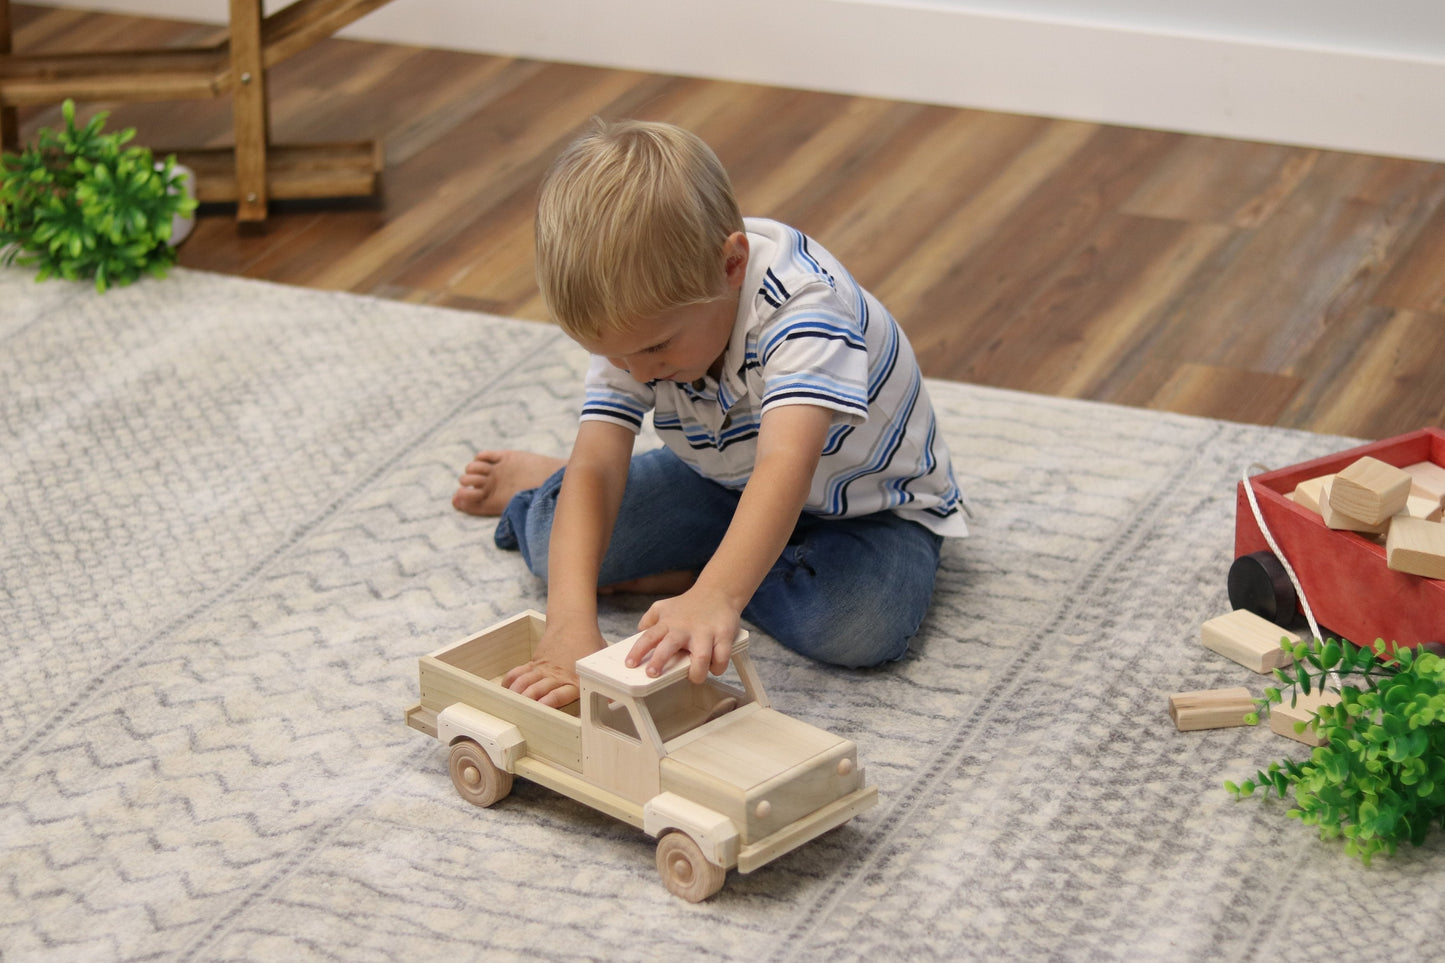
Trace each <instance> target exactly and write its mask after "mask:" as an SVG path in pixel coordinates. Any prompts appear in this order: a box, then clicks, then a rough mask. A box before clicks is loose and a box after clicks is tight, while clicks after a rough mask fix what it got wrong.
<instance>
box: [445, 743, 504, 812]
mask: <svg viewBox="0 0 1445 963" xmlns="http://www.w3.org/2000/svg"><path fill="white" fill-rule="evenodd" d="M447 771H448V772H450V773H451V777H452V785H453V786H456V787H457V793H458V794H459V795H460V796H461V797H462V798H463V799H465V800H466V801H467V802H469V803H471V804H472V805H473V806H490V805H491V804H492V803H494V802H496V801H497V800H499V799H503V798H505V797H506V795H507V793H509V792H511V791H512V774H511V773H510V772H504V771H502V770H501V769H498V768H497V767H496V765H495V764H494V763H493V762H492V760H491V759H490V758H489V757H488V756H487V752H486V750H485V749H483V748H482V747H481V746H479V745H477V744H476V743H475V742H472V741H471V740H470V739H463V740H462V741H461V742H458V743H457V744H456V745H454V746H452V751H451V755H450V756H448V757H447Z"/></svg>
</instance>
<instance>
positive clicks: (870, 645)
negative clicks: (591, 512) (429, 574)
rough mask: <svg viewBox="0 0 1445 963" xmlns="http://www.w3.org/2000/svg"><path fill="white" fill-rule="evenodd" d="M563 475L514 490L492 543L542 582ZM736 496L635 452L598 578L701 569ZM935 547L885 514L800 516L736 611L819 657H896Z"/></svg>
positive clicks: (923, 594) (921, 604)
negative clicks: (512, 552)
mask: <svg viewBox="0 0 1445 963" xmlns="http://www.w3.org/2000/svg"><path fill="white" fill-rule="evenodd" d="M564 472H565V469H563V470H562V471H559V472H557V473H556V474H555V475H553V476H552V477H551V478H549V479H548V480H547V481H545V482H543V483H542V484H541V485H540V486H538V487H537V488H534V489H530V490H528V491H524V492H521V493H519V494H517V495H516V496H515V497H513V498H512V500H511V502H510V503H509V504H508V505H507V507H506V509H505V511H504V512H503V513H502V518H501V520H500V522H499V523H498V525H497V532H496V542H497V545H498V546H499V547H500V548H504V549H517V550H520V551H521V553H522V558H523V560H524V561H525V562H526V563H527V567H528V568H529V569H530V570H531V571H532V572H533V573H534V574H536V575H537V576H539V577H540V578H542V579H544V580H545V579H546V577H547V553H548V549H549V547H550V539H551V535H552V517H553V513H554V512H555V510H556V505H557V493H558V491H559V490H560V488H561V486H562V476H563V473H564ZM739 497H740V493H739V492H735V491H731V490H729V489H727V488H724V487H723V486H722V485H719V484H717V483H716V482H713V481H709V480H708V479H706V478H703V477H702V476H700V475H698V474H697V473H696V472H694V471H693V470H692V469H691V468H689V467H688V466H687V465H686V464H684V463H683V462H682V461H681V459H679V458H678V457H677V456H676V455H674V454H672V452H670V451H668V450H667V449H665V448H659V449H655V450H653V451H649V452H646V453H643V454H640V455H635V456H634V457H633V459H632V467H631V470H630V471H629V473H628V478H627V488H626V491H625V492H624V494H623V498H622V505H621V508H620V510H619V511H618V515H617V523H616V525H615V526H614V528H613V532H612V539H611V541H610V542H609V544H608V547H607V553H606V555H605V557H604V558H603V561H602V569H601V572H600V573H599V576H598V580H597V583H598V585H599V586H601V585H611V584H614V583H616V582H623V581H627V580H630V579H635V578H640V577H642V576H646V575H656V574H659V573H661V572H671V571H694V572H696V571H701V570H702V568H703V566H704V565H706V564H707V562H708V560H709V559H710V558H712V555H713V553H714V552H715V551H716V550H717V547H718V545H719V544H721V542H722V538H723V535H724V534H725V533H726V532H727V528H728V525H729V523H731V521H732V517H733V512H734V510H735V509H736V508H737V504H738V499H739ZM942 543H943V539H942V537H941V536H939V535H936V534H934V533H933V532H931V531H929V530H928V529H926V528H924V527H923V526H922V525H919V524H918V523H916V522H912V521H908V520H907V519H903V518H899V517H898V516H897V515H894V514H892V513H891V512H880V513H878V514H876V515H866V516H863V517H861V518H823V517H819V516H815V515H809V514H806V513H805V514H804V515H803V516H802V517H801V518H800V519H799V521H798V524H797V526H796V527H795V528H794V529H793V534H792V536H791V537H790V538H789V539H788V544H787V546H786V547H785V548H784V549H783V551H782V554H781V556H780V557H779V558H778V560H777V562H776V563H774V565H773V567H772V569H771V570H770V571H769V572H768V574H767V575H766V576H765V577H764V578H763V581H762V584H761V585H760V586H759V587H758V590H757V592H755V593H754V594H753V598H752V601H751V602H749V603H748V605H747V607H746V608H745V609H743V613H742V614H743V617H744V618H746V619H747V620H748V621H750V622H752V623H753V624H754V625H756V626H758V627H759V628H761V629H762V630H763V631H764V632H767V633H768V634H769V635H771V636H772V637H773V638H775V639H777V640H778V641H779V642H781V643H782V644H783V645H786V646H787V647H788V648H790V649H792V650H794V651H795V652H798V653H801V654H802V655H806V656H808V657H809V658H812V659H816V660H818V661H820V662H827V663H830V664H833V665H841V666H846V667H849V668H859V667H863V666H871V665H878V664H880V663H883V662H888V661H893V660H896V659H901V658H903V656H904V655H905V654H906V653H907V651H908V641H909V639H911V638H912V637H913V635H914V634H915V633H916V632H917V631H918V626H919V625H920V624H921V623H922V621H923V617H924V615H925V614H926V613H927V611H928V604H929V601H930V599H931V598H932V596H933V581H934V576H935V574H936V573H937V571H938V556H939V548H940V547H941V545H942Z"/></svg>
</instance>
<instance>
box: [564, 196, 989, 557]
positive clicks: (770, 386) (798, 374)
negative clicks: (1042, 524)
mask: <svg viewBox="0 0 1445 963" xmlns="http://www.w3.org/2000/svg"><path fill="white" fill-rule="evenodd" d="M745 223H746V227H747V232H748V242H749V252H750V254H749V261H748V271H747V278H746V281H745V282H744V284H743V288H742V291H743V296H742V298H741V299H740V301H739V304H738V316H737V321H736V323H735V324H734V325H733V334H732V340H731V341H730V342H729V344H728V347H727V349H726V351H725V352H724V355H723V365H722V372H723V373H722V377H721V378H720V380H718V381H716V382H714V381H713V379H712V378H710V377H709V378H706V379H704V380H703V381H701V382H695V383H693V384H677V383H674V382H671V381H655V382H650V383H648V384H639V383H638V382H636V381H634V380H633V379H632V377H631V376H630V375H629V374H628V373H627V372H625V371H623V370H621V369H619V368H616V367H614V366H613V365H612V364H611V363H610V362H609V361H608V360H607V359H606V358H603V357H594V358H593V359H592V364H591V367H590V369H589V370H588V373H587V387H586V397H585V399H584V401H583V404H582V420H584V421H586V420H604V421H611V422H614V423H617V424H620V425H623V426H625V427H628V428H631V429H632V430H633V431H638V430H640V429H641V427H642V422H643V418H644V416H645V415H646V414H647V412H648V411H649V410H651V411H652V412H653V426H654V427H655V428H656V430H657V433H658V435H659V437H661V439H662V441H663V443H664V444H666V445H667V447H668V448H670V449H672V451H673V452H674V453H675V454H676V455H677V456H678V457H679V458H681V459H682V460H683V461H685V462H687V463H688V464H689V465H691V466H692V467H693V468H694V469H695V470H696V471H698V472H699V473H700V474H702V475H703V476H705V477H707V478H711V479H713V480H714V481H717V482H718V483H720V484H722V485H725V486H727V487H728V488H732V489H735V490H740V489H742V487H743V486H744V485H746V484H747V480H748V478H749V477H750V476H751V474H752V470H753V464H754V461H755V459H756V456H757V438H758V426H759V425H760V424H761V423H762V416H763V412H764V411H766V410H768V409H769V408H772V407H774V406H776V405H789V404H807V405H819V406H821V407H824V408H829V409H832V410H833V411H834V412H835V415H834V418H833V425H832V428H831V429H830V430H829V432H828V437H827V440H826V442H825V443H824V446H823V455H822V458H821V459H820V460H819V463H818V469H817V471H816V472H815V473H814V475H813V485H812V489H811V490H810V491H809V493H808V500H807V503H806V504H805V506H804V510H805V511H808V512H812V513H813V514H816V515H824V516H836V517H856V516H859V515H870V514H872V513H874V512H880V511H893V512H896V513H898V514H899V515H901V516H903V517H905V518H909V519H912V520H913V521H917V522H919V523H921V524H923V525H924V526H926V527H927V528H929V529H931V530H933V531H935V532H938V533H939V534H941V535H966V534H968V528H967V525H966V524H965V523H964V520H963V511H962V509H963V497H962V494H961V493H960V491H959V489H958V485H957V483H956V482H955V481H954V477H953V467H952V464H951V463H950V461H949V455H948V446H947V445H946V444H945V443H944V441H943V438H942V437H940V435H939V433H938V420H937V418H936V417H935V415H934V412H933V406H932V404H931V403H930V402H929V400H928V393H927V391H926V389H925V386H924V384H923V376H922V373H921V372H920V371H919V369H918V362H917V360H916V359H915V358H914V356H913V349H912V347H911V346H910V345H909V343H908V339H907V337H905V336H904V334H903V331H902V329H901V328H899V326H898V324H897V322H895V321H894V320H893V317H892V316H891V315H890V314H889V313H888V312H887V311H886V310H885V309H884V308H883V306H882V305H881V304H880V303H879V302H878V300H877V299H876V298H874V297H873V296H872V295H871V294H869V293H868V292H867V291H865V290H864V289H863V288H862V287H860V286H859V285H858V284H857V283H856V282H855V281H854V280H853V278H852V277H851V276H850V275H849V274H848V272H847V271H846V270H844V268H843V266H842V265H841V264H839V263H838V261H837V260H835V259H834V258H833V256H832V255H830V254H829V253H828V252H827V251H825V250H824V249H823V248H822V247H821V246H820V245H819V244H818V243H817V242H816V241H814V240H812V239H811V238H809V237H807V236H806V235H804V234H802V233H800V232H799V231H796V230H794V229H792V228H790V227H788V226H787V225H785V224H780V223H778V222H777V221H769V220H763V219H759V218H748V219H747V220H746V222H745Z"/></svg>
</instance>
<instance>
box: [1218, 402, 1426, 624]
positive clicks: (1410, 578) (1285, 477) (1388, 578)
mask: <svg viewBox="0 0 1445 963" xmlns="http://www.w3.org/2000/svg"><path fill="white" fill-rule="evenodd" d="M1366 455H1368V456H1371V457H1374V458H1377V459H1379V460H1380V461H1382V462H1385V463H1386V464H1389V465H1394V466H1395V467H1397V468H1404V467H1406V466H1410V465H1417V464H1419V463H1421V462H1430V463H1432V464H1435V465H1445V432H1442V431H1441V430H1440V429H1438V428H1426V429H1423V430H1421V431H1415V432H1411V433H1409V434H1406V435H1399V436H1397V437H1395V438H1387V439H1385V440H1384V441H1378V442H1373V443H1371V444H1368V445H1361V446H1360V447H1358V448H1352V449H1350V450H1349V451H1344V452H1341V453H1339V454H1337V455H1329V456H1326V457H1324V458H1317V459H1315V460H1313V461H1308V462H1303V463H1301V464H1298V465H1292V466H1290V467H1288V468H1282V469H1279V470H1278V471H1272V472H1267V473H1265V474H1261V475H1255V476H1253V477H1252V478H1250V479H1249V484H1250V486H1251V487H1252V488H1253V489H1254V493H1255V497H1256V499H1257V501H1258V503H1259V508H1260V514H1261V515H1262V516H1263V517H1264V520H1265V524H1266V525H1267V526H1268V527H1269V530H1270V532H1271V533H1272V534H1273V535H1274V538H1275V541H1276V543H1278V545H1279V547H1280V550H1281V551H1282V552H1283V553H1284V555H1285V557H1286V559H1288V561H1289V564H1290V566H1291V567H1292V568H1293V569H1294V570H1295V574H1296V575H1297V576H1298V577H1299V580H1300V586H1301V588H1303V590H1304V593H1305V597H1306V598H1307V599H1308V600H1309V604H1310V607H1311V608H1312V609H1313V611H1314V615H1315V620H1316V621H1317V622H1318V623H1319V624H1320V625H1321V627H1322V630H1328V631H1329V632H1330V633H1332V634H1334V635H1336V636H1338V637H1341V638H1345V639H1348V640H1350V641H1351V642H1354V643H1355V644H1356V645H1370V644H1372V643H1373V642H1374V641H1375V640H1376V639H1377V638H1378V639H1384V641H1385V642H1386V643H1387V644H1389V645H1391V647H1392V648H1393V646H1394V645H1402V646H1417V645H1420V644H1423V643H1428V642H1445V581H1441V580H1440V579H1433V578H1424V577H1422V576H1419V575H1411V574H1407V573H1405V572H1396V571H1393V570H1391V569H1390V568H1389V567H1388V566H1387V565H1386V559H1385V549H1384V547H1382V546H1381V545H1380V544H1379V543H1378V542H1376V541H1374V540H1372V539H1370V538H1368V537H1366V536H1365V535H1362V534H1358V533H1356V532H1348V531H1335V530H1332V529H1330V528H1328V527H1327V526H1326V525H1325V523H1324V520H1323V519H1322V518H1321V517H1320V515H1319V513H1317V512H1315V511H1312V510H1311V509H1309V508H1307V507H1305V506H1303V505H1300V504H1297V503H1296V502H1295V501H1294V500H1293V499H1292V498H1291V497H1290V496H1291V494H1292V493H1293V492H1294V490H1295V487H1296V486H1297V485H1298V484H1299V483H1300V482H1303V481H1308V480H1310V479H1315V478H1320V477H1322V476H1325V475H1331V474H1335V473H1337V472H1339V471H1341V470H1342V469H1344V468H1346V467H1348V466H1349V465H1351V464H1353V463H1354V462H1355V461H1357V460H1358V459H1360V458H1362V457H1364V456H1366ZM1234 555H1235V561H1234V564H1233V565H1232V566H1231V568H1230V571H1229V599H1230V604H1231V605H1232V606H1233V607H1234V608H1236V609H1240V608H1247V609H1249V610H1251V611H1253V612H1254V613H1255V614H1257V615H1260V616H1263V617H1264V618H1267V619H1269V620H1271V621H1273V622H1275V623H1277V624H1279V625H1290V624H1292V623H1294V622H1295V621H1296V619H1297V613H1298V609H1299V605H1298V598H1297V597H1296V596H1297V593H1296V592H1295V590H1294V586H1293V585H1292V584H1291V583H1290V581H1289V577H1288V576H1287V575H1286V573H1285V571H1284V567H1283V565H1281V564H1280V561H1279V559H1278V558H1277V557H1276V556H1275V555H1274V553H1273V552H1272V551H1271V550H1270V548H1269V545H1268V543H1267V542H1266V540H1265V538H1264V535H1263V533H1262V532H1261V531H1260V528H1259V524H1258V523H1257V522H1256V521H1255V518H1254V512H1253V510H1252V509H1251V507H1250V504H1249V500H1248V497H1247V495H1246V493H1245V489H1244V482H1243V481H1241V482H1240V483H1239V485H1238V491H1237V497H1236V505H1235V526H1234Z"/></svg>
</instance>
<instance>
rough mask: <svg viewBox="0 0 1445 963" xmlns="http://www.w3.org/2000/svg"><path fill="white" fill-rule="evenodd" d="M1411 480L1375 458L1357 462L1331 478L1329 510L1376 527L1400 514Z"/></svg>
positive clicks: (1401, 469)
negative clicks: (1332, 479) (1392, 516)
mask: <svg viewBox="0 0 1445 963" xmlns="http://www.w3.org/2000/svg"><path fill="white" fill-rule="evenodd" d="M1410 485H1411V477H1410V473H1409V472H1407V471H1405V470H1404V469H1403V468H1396V467H1395V466H1394V465H1387V464H1385V463H1384V462H1382V461H1380V459H1378V458H1368V457H1366V458H1361V459H1360V460H1359V461H1356V462H1354V463H1353V464H1350V465H1348V466H1346V467H1345V469H1344V470H1343V471H1341V472H1339V473H1338V474H1336V475H1335V478H1334V481H1332V482H1331V483H1330V486H1329V488H1330V507H1332V508H1334V509H1335V510H1337V511H1338V512H1339V513H1340V514H1342V515H1348V516H1350V517H1351V518H1358V519H1360V520H1361V521H1363V522H1366V523H1368V524H1371V525H1378V524H1380V523H1381V522H1383V521H1385V520H1386V519H1388V518H1389V517H1390V516H1391V515H1394V514H1395V513H1396V512H1400V511H1403V510H1404V508H1405V500H1406V499H1407V498H1409V497H1410Z"/></svg>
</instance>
